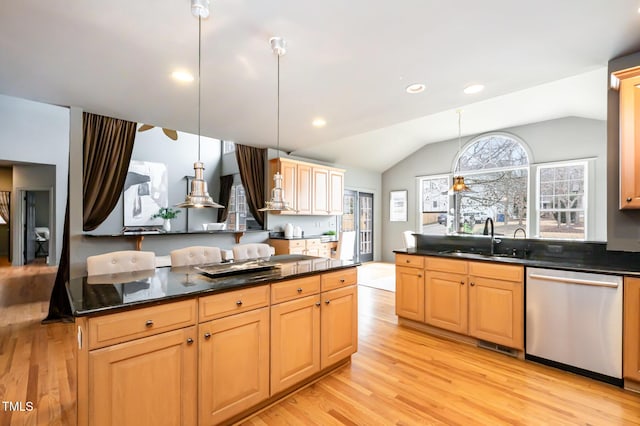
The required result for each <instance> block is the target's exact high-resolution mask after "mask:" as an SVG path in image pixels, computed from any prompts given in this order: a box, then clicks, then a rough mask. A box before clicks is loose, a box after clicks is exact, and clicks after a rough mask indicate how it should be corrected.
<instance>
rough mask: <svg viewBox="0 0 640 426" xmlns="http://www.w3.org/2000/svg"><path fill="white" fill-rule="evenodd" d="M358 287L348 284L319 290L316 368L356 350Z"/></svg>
mask: <svg viewBox="0 0 640 426" xmlns="http://www.w3.org/2000/svg"><path fill="white" fill-rule="evenodd" d="M357 292H358V288H357V286H356V285H351V286H348V287H344V288H339V289H336V290H332V291H327V292H324V293H322V312H321V326H320V330H321V339H320V342H321V357H320V368H326V367H328V366H330V365H333V364H335V363H336V362H338V361H341V360H343V359H345V358H347V357H348V356H350V355H351V354H353V353H355V352H356V351H357V350H358V293H357Z"/></svg>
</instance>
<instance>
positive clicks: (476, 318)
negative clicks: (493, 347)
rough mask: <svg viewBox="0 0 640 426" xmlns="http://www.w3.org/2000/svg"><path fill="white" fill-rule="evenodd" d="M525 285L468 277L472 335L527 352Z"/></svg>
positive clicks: (470, 331)
mask: <svg viewBox="0 0 640 426" xmlns="http://www.w3.org/2000/svg"><path fill="white" fill-rule="evenodd" d="M523 287H524V285H523V283H522V282H512V281H502V280H496V279H489V278H483V277H476V276H473V275H470V276H469V334H470V335H471V336H473V337H476V338H478V339H481V340H486V341H489V342H493V343H497V344H499V345H504V346H508V347H510V348H515V349H519V350H523V349H524V290H523Z"/></svg>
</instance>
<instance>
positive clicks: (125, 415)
mask: <svg viewBox="0 0 640 426" xmlns="http://www.w3.org/2000/svg"><path fill="white" fill-rule="evenodd" d="M195 340H196V328H195V327H194V326H192V327H188V328H184V329H179V330H175V331H169V332H166V333H161V334H157V335H155V336H150V337H145V338H142V339H137V340H133V341H130V342H126V343H120V344H117V345H113V346H109V347H106V348H103V349H96V350H93V351H91V352H89V419H90V424H91V425H108V426H111V425H119V426H126V425H131V426H141V425H154V426H156V425H167V426H172V425H183V426H190V425H194V424H196V415H197V413H196V409H197V408H196V401H197V399H196V398H197V397H196V395H197V394H196V392H197V383H198V381H197V371H198V368H197V362H198V353H197V345H196V344H195ZM159 372H161V373H160V374H159Z"/></svg>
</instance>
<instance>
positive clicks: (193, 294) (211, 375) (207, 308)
mask: <svg viewBox="0 0 640 426" xmlns="http://www.w3.org/2000/svg"><path fill="white" fill-rule="evenodd" d="M252 262H253V263H252V268H253V267H255V266H256V265H257V267H256V269H255V270H251V268H249V271H246V270H242V265H243V263H241V262H238V263H235V264H228V265H229V268H235V269H236V270H234V271H231V270H228V271H224V268H222V269H221V268H220V267H219V266H221V265H214V266H215V267H214V268H207V267H201V268H198V267H183V268H157V269H155V270H152V271H140V272H135V273H126V274H114V275H104V276H94V277H82V278H78V279H74V280H71V281H70V282H69V284H68V294H69V297H70V301H71V306H72V309H73V311H74V315H75V316H76V323H77V332H78V336H77V337H78V346H77V357H76V360H77V369H78V425H88V424H90V425H103V424H105V425H111V424H118V425H128V424H131V425H142V424H153V425H159V424H167V425H178V424H182V425H195V424H200V425H211V424H225V423H231V422H234V421H237V420H239V419H241V418H243V417H246V416H247V415H249V414H250V413H252V412H254V411H256V410H258V409H260V408H261V407H264V406H266V405H268V404H270V403H272V402H274V401H276V400H278V399H280V398H282V397H283V396H285V395H287V394H289V393H291V392H293V391H294V390H296V389H298V388H299V387H301V386H303V385H305V384H306V383H309V382H310V381H313V380H315V379H317V378H319V377H321V376H322V375H325V374H327V373H328V372H330V371H332V370H333V369H335V368H337V367H339V366H341V365H344V364H345V363H348V362H349V360H350V356H351V354H353V353H354V352H355V351H356V350H357V335H358V334H357V288H356V282H357V269H356V266H357V264H356V263H353V262H345V261H337V260H331V259H325V258H316V257H310V256H300V255H298V256H295V255H289V256H272V257H271V258H270V259H268V260H266V261H264V262H263V263H261V264H257V263H256V262H255V261H252Z"/></svg>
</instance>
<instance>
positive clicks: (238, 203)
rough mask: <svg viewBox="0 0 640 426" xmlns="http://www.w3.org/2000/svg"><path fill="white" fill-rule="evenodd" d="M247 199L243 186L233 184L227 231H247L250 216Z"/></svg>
mask: <svg viewBox="0 0 640 426" xmlns="http://www.w3.org/2000/svg"><path fill="white" fill-rule="evenodd" d="M248 211H249V209H248V207H247V199H246V197H245V195H244V187H243V186H242V184H233V186H231V194H230V196H229V214H228V215H227V221H226V223H227V229H233V230H236V231H243V230H245V229H247V216H248ZM252 218H253V217H252Z"/></svg>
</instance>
